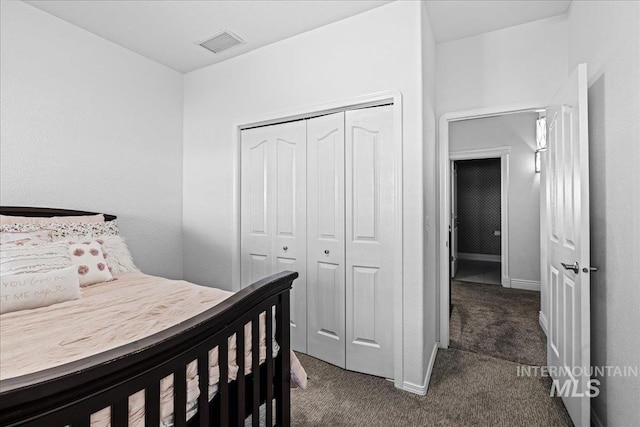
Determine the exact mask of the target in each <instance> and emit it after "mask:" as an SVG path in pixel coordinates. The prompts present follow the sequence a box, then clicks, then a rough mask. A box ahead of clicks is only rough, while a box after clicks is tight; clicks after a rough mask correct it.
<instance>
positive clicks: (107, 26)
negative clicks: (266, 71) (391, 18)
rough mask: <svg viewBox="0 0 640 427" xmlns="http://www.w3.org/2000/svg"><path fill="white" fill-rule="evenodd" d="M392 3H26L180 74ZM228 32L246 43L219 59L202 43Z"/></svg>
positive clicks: (36, 0)
mask: <svg viewBox="0 0 640 427" xmlns="http://www.w3.org/2000/svg"><path fill="white" fill-rule="evenodd" d="M389 1H390V0H341V1H320V0H304V1H286V0H284V1H283V0H279V1H251V0H209V1H188V0H187V1H185V0H183V1H175V0H174V1H159V0H154V1H130V0H101V1H96V0H93V1H92V0H27V1H25V2H26V3H28V4H30V5H32V6H35V7H37V8H38V9H41V10H44V11H45V12H49V13H50V14H52V15H55V16H57V17H59V18H61V19H63V20H65V21H67V22H70V23H72V24H74V25H77V26H78V27H80V28H84V29H85V30H87V31H90V32H92V33H94V34H97V35H99V36H101V37H104V38H105V39H107V40H110V41H112V42H114V43H116V44H118V45H120V46H123V47H125V48H127V49H129V50H132V51H134V52H137V53H139V54H141V55H143V56H146V57H147V58H150V59H153V60H154V61H157V62H159V63H161V64H164V65H167V66H169V67H171V68H173V69H175V70H178V71H180V72H183V73H185V72H189V71H192V70H195V69H198V68H201V67H204V66H206V65H211V64H215V63H216V62H220V61H224V60H225V59H229V58H232V57H234V56H238V55H241V54H243V53H245V52H248V51H250V50H253V49H257V48H259V47H261V46H264V45H267V44H270V43H274V42H277V41H279V40H283V39H286V38H288V37H291V36H294V35H296V34H300V33H303V32H305V31H309V30H312V29H314V28H318V27H321V26H323V25H326V24H329V23H331V22H335V21H339V20H341V19H344V18H347V17H349V16H352V15H356V14H358V13H361V12H364V11H366V10H369V9H373V8H375V7H378V6H382V5H383V4H385V3H388V2H389ZM221 30H228V31H231V32H232V33H234V34H236V35H238V36H239V37H240V38H242V39H243V40H244V41H245V42H246V43H245V44H243V45H240V46H237V47H234V48H232V49H229V50H228V51H226V52H222V53H220V54H218V55H216V54H214V53H212V52H210V51H208V50H206V49H205V48H203V47H201V46H199V45H198V44H197V43H196V42H201V41H204V40H205V39H207V38H209V37H210V36H212V35H214V34H216V33H218V32H220V31H221Z"/></svg>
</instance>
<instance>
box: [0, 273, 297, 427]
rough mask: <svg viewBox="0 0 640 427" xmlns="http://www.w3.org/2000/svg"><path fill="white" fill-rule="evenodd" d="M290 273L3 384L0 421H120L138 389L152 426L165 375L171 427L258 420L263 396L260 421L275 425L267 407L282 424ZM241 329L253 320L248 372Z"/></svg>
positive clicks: (286, 400) (286, 404)
mask: <svg viewBox="0 0 640 427" xmlns="http://www.w3.org/2000/svg"><path fill="white" fill-rule="evenodd" d="M297 277H298V273H295V272H282V273H278V274H275V275H272V276H269V277H267V278H265V279H262V280H260V281H258V282H256V283H254V284H252V285H250V286H248V287H246V288H244V289H242V290H241V291H239V292H237V293H235V294H234V295H233V296H231V297H230V298H228V299H227V300H225V301H223V302H222V303H220V304H218V305H216V306H215V307H212V308H211V309H209V310H207V311H205V312H203V313H201V314H199V315H197V316H195V317H193V318H191V319H188V320H186V321H184V322H182V323H180V324H178V325H176V326H173V327H171V328H169V329H166V330H164V331H161V332H159V333H157V334H154V335H152V336H149V337H146V338H144V339H142V340H139V341H135V342H133V343H130V344H127V345H125V346H122V347H118V348H115V349H113V350H109V351H106V352H104V353H100V354H97V355H95V356H91V357H88V358H85V359H81V360H78V361H75V362H73V363H69V364H66V365H62V366H59V367H55V368H52V369H48V370H45V371H40V372H36V373H33V374H29V375H25V376H21V377H18V378H10V379H7V380H4V381H1V382H0V425H2V426H43V425H46V426H72V427H77V426H89V425H91V424H92V415H93V414H96V413H97V412H99V411H101V410H104V409H105V408H109V409H108V411H109V416H108V417H109V418H108V420H110V424H111V426H115V427H120V426H127V425H128V423H129V412H130V411H129V404H130V396H132V395H133V394H135V393H138V392H141V391H144V418H145V425H147V426H158V425H160V422H161V421H162V419H163V418H164V416H165V415H166V407H165V411H164V412H165V414H164V415H163V414H161V400H162V395H161V394H162V390H161V381H162V380H163V379H164V378H167V377H171V376H172V377H173V402H172V403H173V410H172V411H170V413H173V415H172V423H173V425H174V426H178V427H182V426H187V425H189V426H192V425H199V426H212V425H216V426H228V425H232V424H234V425H238V426H244V422H245V418H246V416H247V415H248V414H253V417H252V424H253V426H258V425H259V422H260V416H259V414H260V404H261V402H266V403H265V409H264V419H263V421H266V424H267V425H268V426H271V425H273V418H274V417H273V415H274V413H273V412H274V409H273V407H274V406H275V425H278V426H289V425H290V409H291V408H290V359H289V357H290V355H289V353H290V335H289V334H290V330H289V328H290V326H289V309H290V307H289V298H290V296H289V292H290V289H291V286H292V283H293V281H294V280H295V279H296V278H297ZM261 315H262V316H264V320H263V321H262V322H261V320H260V319H261ZM247 325H251V328H250V331H251V332H250V334H251V337H250V338H251V339H250V342H251V363H250V366H251V375H246V374H248V372H247V369H246V368H247V366H245V363H242V362H244V361H245V354H246V353H247V351H248V350H249V349H247V348H245V333H246V332H247V331H248V330H249V328H248V327H247ZM261 325H264V327H263V328H264V329H263V328H261ZM274 332H275V342H276V343H277V345H279V347H280V349H279V351H278V352H277V356H276V357H275V358H274V357H273V346H274V342H273V339H271V338H270V337H272V336H273V334H274ZM261 333H262V334H264V335H263V336H264V337H265V346H266V353H265V354H264V363H263V364H261V354H260V351H254V349H257V348H259V345H260V340H261ZM234 335H235V342H236V352H235V360H236V361H237V362H238V363H236V365H237V369H238V374H237V378H236V381H234V382H233V383H232V384H230V383H229V382H228V381H226V380H224V379H226V378H228V374H229V369H230V364H231V361H230V360H229V343H230V342H232V337H234ZM247 338H248V337H247ZM215 350H217V352H216V351H215ZM216 353H217V356H216ZM232 356H233V355H232ZM215 357H218V365H217V369H218V372H217V373H218V374H219V381H218V382H217V391H216V393H215V397H213V399H211V393H210V391H211V390H210V389H211V387H210V375H211V374H213V375H216V368H215V367H213V368H212V366H213V365H212V364H211V362H212V358H214V359H213V362H215ZM193 361H197V375H198V378H197V382H198V390H199V395H198V396H197V398H196V397H194V396H193V394H194V393H193V392H192V397H194V399H192V400H191V401H188V387H187V379H188V375H189V373H188V370H187V366H188V365H189V364H190V363H192V362H193ZM214 365H215V363H214ZM213 388H216V386H213ZM195 394H198V393H195ZM195 399H197V401H196V400H195ZM196 402H197V403H196ZM194 403H195V406H194ZM273 403H275V405H273ZM272 405H273V406H272ZM196 407H197V412H196V411H195V409H196ZM194 413H195V415H194ZM188 414H189V415H188Z"/></svg>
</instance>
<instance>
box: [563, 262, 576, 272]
mask: <svg viewBox="0 0 640 427" xmlns="http://www.w3.org/2000/svg"><path fill="white" fill-rule="evenodd" d="M560 264H562V266H563V267H564V269H565V270H573V272H574V273H579V272H580V266H579V265H578V261H576V262H574V263H573V264H565V263H564V262H561V263H560Z"/></svg>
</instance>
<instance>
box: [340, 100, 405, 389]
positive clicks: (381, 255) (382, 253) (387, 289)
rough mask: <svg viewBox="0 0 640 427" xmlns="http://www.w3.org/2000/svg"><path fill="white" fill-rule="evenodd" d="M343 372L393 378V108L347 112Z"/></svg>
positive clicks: (384, 107)
mask: <svg viewBox="0 0 640 427" xmlns="http://www.w3.org/2000/svg"><path fill="white" fill-rule="evenodd" d="M345 120H346V125H345V134H346V137H345V145H346V146H345V163H346V176H345V181H346V183H345V184H346V185H345V191H346V197H345V199H346V207H345V212H346V239H345V246H346V271H347V274H346V319H347V321H346V367H347V369H350V370H354V371H359V372H364V373H368V374H372V375H378V376H382V377H387V378H392V377H393V334H392V333H393V324H394V323H393V322H394V318H393V286H394V284H393V259H394V254H393V247H394V237H395V232H394V221H395V220H394V218H395V216H394V206H395V200H394V197H395V196H394V194H395V193H394V185H395V174H394V150H393V113H392V107H391V106H382V107H375V108H365V109H361V110H353V111H347V112H346V118H345Z"/></svg>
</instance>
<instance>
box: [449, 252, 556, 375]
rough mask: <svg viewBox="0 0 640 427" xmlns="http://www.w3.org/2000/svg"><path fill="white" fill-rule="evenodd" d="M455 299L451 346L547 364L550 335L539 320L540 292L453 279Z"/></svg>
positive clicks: (508, 358)
mask: <svg viewBox="0 0 640 427" xmlns="http://www.w3.org/2000/svg"><path fill="white" fill-rule="evenodd" d="M498 265H499V264H498ZM451 300H452V303H453V310H452V312H451V319H450V325H449V331H450V340H451V344H450V345H451V347H453V348H458V349H461V350H466V351H471V352H474V353H479V354H486V355H489V356H493V357H497V358H499V359H504V360H510V361H512V362H518V363H523V364H527V365H535V366H544V365H546V363H547V337H546V336H545V335H544V332H543V331H542V329H541V328H540V325H539V323H538V315H539V311H540V293H539V292H535V291H527V290H521V289H513V288H503V287H502V286H499V285H486V284H480V283H468V282H460V281H457V280H452V281H451Z"/></svg>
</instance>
